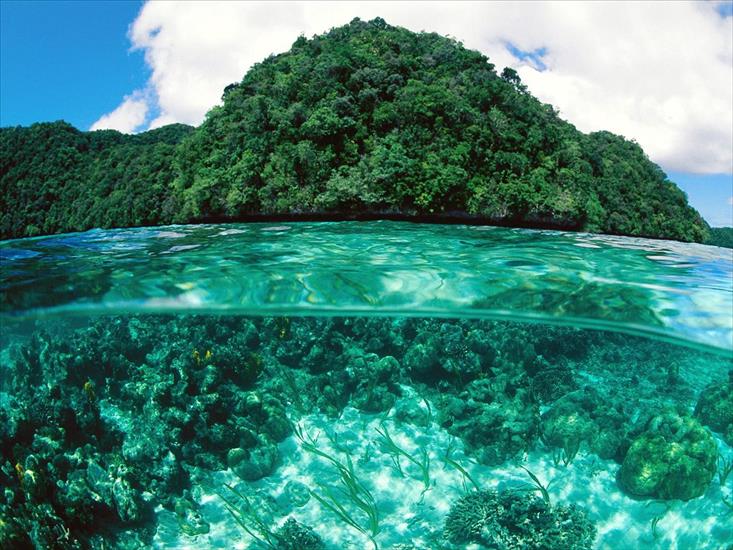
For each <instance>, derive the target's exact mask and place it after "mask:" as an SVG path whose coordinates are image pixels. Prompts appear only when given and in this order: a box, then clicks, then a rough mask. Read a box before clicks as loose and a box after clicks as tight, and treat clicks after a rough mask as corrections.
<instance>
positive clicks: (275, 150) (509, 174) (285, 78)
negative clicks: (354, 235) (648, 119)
mask: <svg viewBox="0 0 733 550" xmlns="http://www.w3.org/2000/svg"><path fill="white" fill-rule="evenodd" d="M0 191H2V197H3V201H4V204H3V208H2V219H1V220H0V235H1V236H2V237H16V236H23V235H33V234H39V233H55V232H60V231H69V230H75V229H76V230H82V229H87V228H90V227H97V226H101V227H111V226H128V225H142V224H150V225H152V224H161V223H169V222H172V221H175V222H191V221H198V220H203V219H214V218H216V219H242V218H243V217H247V216H252V215H275V214H283V215H313V214H326V215H334V216H336V215H347V216H349V215H363V214H369V215H374V216H390V215H405V216H421V217H427V218H431V217H433V218H438V219H439V218H440V217H441V216H465V217H466V219H467V220H471V219H473V220H476V221H483V222H489V223H501V224H510V225H525V226H544V227H547V226H549V227H560V228H568V229H578V230H586V231H594V232H604V233H615V234H625V235H644V236H653V237H665V238H671V239H679V240H685V241H702V240H704V239H706V238H707V236H708V232H707V225H706V224H705V222H704V221H703V220H702V218H701V217H700V215H699V214H698V213H697V212H696V211H695V210H694V209H693V208H691V207H690V206H689V205H688V204H687V199H686V197H685V195H684V193H682V191H680V189H679V188H677V186H675V185H674V184H673V183H671V182H670V181H669V180H668V179H667V177H666V175H665V174H664V172H662V170H661V169H660V168H659V167H658V166H657V165H655V164H653V163H652V162H650V161H649V159H648V158H647V157H646V155H645V154H644V152H643V151H642V149H641V148H640V147H639V146H638V145H637V144H636V143H634V142H629V141H627V140H625V139H623V138H622V137H619V136H616V135H613V134H611V133H608V132H596V133H592V134H583V133H581V132H579V131H578V130H576V129H575V127H573V126H572V125H571V124H569V123H567V122H565V121H563V120H562V119H560V118H559V117H558V115H557V112H556V111H555V110H554V109H553V108H552V107H551V106H550V105H546V104H543V103H541V102H539V101H538V100H537V99H536V98H534V97H533V96H532V95H531V94H530V93H529V92H528V90H527V89H526V87H525V86H524V85H523V84H522V82H521V81H520V79H519V76H518V75H517V73H516V72H515V71H513V70H512V69H508V68H507V69H504V70H503V72H502V73H501V75H499V74H497V72H496V71H495V70H494V66H493V65H492V64H491V63H490V62H489V60H488V59H487V58H486V57H484V56H483V55H482V54H480V53H478V52H475V51H471V50H467V49H465V48H464V47H463V46H462V45H461V44H459V43H458V42H456V41H454V40H451V39H448V38H445V37H442V36H439V35H437V34H428V33H413V32H410V31H407V30H405V29H402V28H397V27H392V26H389V25H387V24H386V23H385V22H384V21H383V20H381V19H375V20H373V21H370V22H363V21H360V20H358V19H357V20H354V21H352V22H351V23H350V24H349V25H346V26H344V27H340V28H336V29H333V30H331V31H330V32H328V33H326V34H324V35H321V36H317V37H315V38H313V39H311V40H308V39H306V38H303V37H300V38H298V40H296V42H295V43H294V44H293V47H292V49H291V50H290V51H289V52H287V53H284V54H281V55H277V56H271V57H269V58H267V59H265V60H264V61H263V62H262V63H259V64H257V65H255V66H254V67H253V68H252V69H251V70H250V71H249V72H248V73H247V74H246V75H245V77H244V79H243V80H242V82H241V83H238V84H233V85H230V86H228V87H227V88H226V89H225V90H224V102H223V105H221V106H217V107H214V108H213V109H212V110H211V111H210V112H209V113H208V115H207V117H206V120H205V121H204V123H203V124H202V125H201V126H200V127H198V128H196V129H191V128H188V127H185V126H182V125H175V126H171V127H166V128H161V129H159V130H154V131H152V132H146V133H143V134H139V135H136V136H124V135H121V134H119V133H116V132H110V131H105V132H88V133H83V132H78V131H77V130H74V129H73V128H71V127H70V126H68V125H66V124H64V123H53V124H37V125H33V126H31V127H30V128H4V129H0Z"/></svg>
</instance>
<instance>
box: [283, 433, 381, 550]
mask: <svg viewBox="0 0 733 550" xmlns="http://www.w3.org/2000/svg"><path fill="white" fill-rule="evenodd" d="M294 432H295V437H296V438H297V439H298V441H299V442H300V446H301V448H302V449H303V450H304V451H307V452H309V453H312V454H314V455H316V456H319V457H321V458H323V459H325V460H327V461H328V462H330V463H331V464H332V465H333V466H334V467H335V468H336V472H337V474H338V476H339V481H340V482H341V483H340V486H339V487H338V488H337V490H336V491H334V490H332V488H331V487H329V486H327V485H325V484H319V487H320V489H321V492H322V493H323V494H319V493H317V492H315V491H311V495H313V497H314V498H315V499H316V500H317V501H318V502H320V503H321V505H322V506H323V507H324V508H326V509H327V510H329V511H330V512H332V513H333V514H334V515H336V516H337V517H338V518H339V519H340V520H341V521H342V522H344V523H345V524H346V525H349V526H350V527H352V528H354V529H356V530H357V531H359V532H360V533H362V534H363V535H365V536H366V537H368V538H369V540H370V542H371V543H372V546H373V547H374V550H377V549H378V548H379V547H378V545H377V542H376V540H375V537H376V536H377V535H379V532H380V528H379V508H378V506H377V502H376V501H375V500H374V496H373V495H372V493H371V491H369V489H367V487H366V486H365V485H364V483H363V482H362V481H361V480H360V479H359V477H358V476H357V474H356V472H355V470H354V464H353V462H352V460H351V457H350V456H349V454H348V453H346V454H345V460H342V459H339V458H338V457H337V456H335V455H332V454H329V453H328V452H326V451H323V450H322V449H320V448H319V447H318V442H317V439H315V438H313V437H312V436H311V435H310V434H308V433H307V432H306V431H305V430H304V429H303V428H302V427H301V426H300V425H297V424H296V426H295V428H294ZM357 511H358V513H357Z"/></svg>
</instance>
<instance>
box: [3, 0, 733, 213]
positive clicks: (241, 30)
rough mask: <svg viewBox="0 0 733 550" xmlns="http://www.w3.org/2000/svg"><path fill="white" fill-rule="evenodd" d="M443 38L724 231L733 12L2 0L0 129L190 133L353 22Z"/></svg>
mask: <svg viewBox="0 0 733 550" xmlns="http://www.w3.org/2000/svg"><path fill="white" fill-rule="evenodd" d="M357 16H358V17H361V18H362V19H371V18H373V17H376V16H380V17H383V18H384V19H386V21H387V22H388V23H390V24H393V25H399V26H403V27H406V28H408V29H410V30H414V31H421V30H425V31H434V32H439V33H441V34H444V35H449V36H452V37H454V38H456V39H458V40H460V41H461V42H463V43H464V45H465V46H466V47H469V48H472V49H476V50H479V51H481V52H482V53H484V54H485V55H487V56H488V57H489V58H490V60H491V62H492V63H494V64H495V65H496V66H497V69H498V70H501V69H502V68H503V67H505V66H511V67H513V68H515V69H516V70H517V71H518V73H519V74H520V76H521V78H522V80H523V81H524V83H525V84H527V86H528V87H529V90H530V92H531V93H532V94H534V95H535V96H537V97H538V98H539V99H540V100H542V101H544V102H547V103H551V104H552V105H554V106H555V107H556V108H558V110H559V111H560V114H561V116H562V117H563V118H565V119H567V120H569V121H570V122H572V123H573V124H574V125H575V126H576V127H577V128H578V129H579V130H581V131H584V132H590V131H595V130H601V129H604V130H610V131H612V132H615V133H618V134H621V135H623V136H625V137H627V138H629V139H634V140H636V141H637V142H638V143H639V144H640V145H641V146H642V147H643V148H644V150H645V151H646V152H647V154H648V155H649V157H650V158H651V160H653V161H654V162H656V163H657V164H659V165H660V166H661V167H662V168H663V169H664V170H665V171H666V172H667V173H668V174H669V176H670V179H671V180H672V181H675V182H676V183H678V184H679V185H680V187H681V188H682V189H683V190H684V191H685V192H686V193H687V194H688V197H689V199H690V202H691V204H692V205H693V206H695V207H696V208H697V209H698V210H699V211H700V212H701V213H702V215H703V217H705V219H706V220H707V221H708V223H710V224H711V225H727V226H730V225H733V3H732V2H730V1H704V2H661V1H653V2H642V1H637V2H426V3H417V2H338V3H336V2H332V3H328V2H297V3H293V2H268V3H262V2H196V1H186V2H157V1H151V2H142V1H140V2H133V1H105V2H98V1H91V0H90V1H72V2H69V1H61V0H57V1H49V2H41V1H23V2H17V1H13V0H1V1H0V125H2V126H11V125H18V124H21V125H28V124H31V123H33V122H38V121H47V120H58V119H64V120H67V121H69V122H71V123H72V124H74V125H75V126H77V127H79V128H81V129H84V130H87V129H101V128H114V129H117V130H120V131H123V132H139V131H144V130H146V129H149V128H156V127H159V126H161V125H164V124H168V123H171V122H185V123H188V124H194V125H196V124H199V123H201V121H202V120H203V118H204V117H205V115H206V112H207V111H208V110H209V109H210V108H211V107H213V106H214V105H216V104H217V103H218V102H219V101H220V98H221V94H222V90H223V89H224V87H225V86H226V85H227V84H230V83H232V82H238V81H240V80H241V79H242V76H243V75H244V74H245V72H246V71H247V69H248V68H249V67H251V65H252V64H253V63H256V62H257V61H260V60H262V59H263V58H265V57H266V56H268V55H270V54H272V53H280V52H284V51H287V50H288V49H289V48H290V46H291V45H292V43H293V42H294V41H295V39H296V38H297V37H298V36H299V35H301V34H303V35H305V36H312V35H313V34H318V33H322V32H325V31H327V30H328V29H329V28H331V27H334V26H339V25H343V24H346V23H348V22H349V21H350V20H351V19H353V18H354V17H357Z"/></svg>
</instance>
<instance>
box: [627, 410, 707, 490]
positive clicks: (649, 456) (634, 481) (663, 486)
mask: <svg viewBox="0 0 733 550" xmlns="http://www.w3.org/2000/svg"><path fill="white" fill-rule="evenodd" d="M717 459H718V447H717V444H716V443H715V440H714V439H713V437H712V436H711V435H710V433H709V432H708V431H707V430H706V429H705V428H703V427H702V426H701V425H700V423H699V422H698V421H697V420H695V419H693V418H690V417H688V416H680V415H678V414H676V413H665V414H661V415H658V416H656V417H654V418H653V419H652V420H651V421H650V423H649V425H648V428H647V430H646V431H645V432H644V433H643V434H641V435H640V436H639V437H638V438H636V439H635V440H634V441H633V443H632V444H631V447H630V448H629V451H628V453H626V458H625V459H624V462H623V464H622V465H621V470H620V472H619V482H620V484H621V486H622V488H624V489H625V490H626V491H628V492H629V493H630V494H632V495H634V496H638V497H648V498H661V499H682V500H688V499H691V498H694V497H698V496H700V495H702V494H703V493H704V492H705V490H706V489H707V487H708V485H709V484H710V482H711V481H712V479H713V476H714V475H715V471H716V469H717Z"/></svg>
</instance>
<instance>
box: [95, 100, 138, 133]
mask: <svg viewBox="0 0 733 550" xmlns="http://www.w3.org/2000/svg"><path fill="white" fill-rule="evenodd" d="M148 102H149V100H148V99H147V98H146V97H145V93H144V92H142V91H140V90H136V91H135V92H133V93H132V94H130V95H127V96H125V98H124V99H123V100H122V103H120V105H119V106H118V107H117V108H116V109H115V110H114V111H112V112H110V113H107V114H106V115H103V116H101V117H100V118H99V119H98V120H97V121H96V122H95V123H94V124H92V126H91V128H90V130H119V131H120V132H124V133H125V134H129V133H132V132H134V131H135V130H138V129H140V128H141V127H142V126H143V124H145V118H146V116H147V114H148V110H149V107H148Z"/></svg>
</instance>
